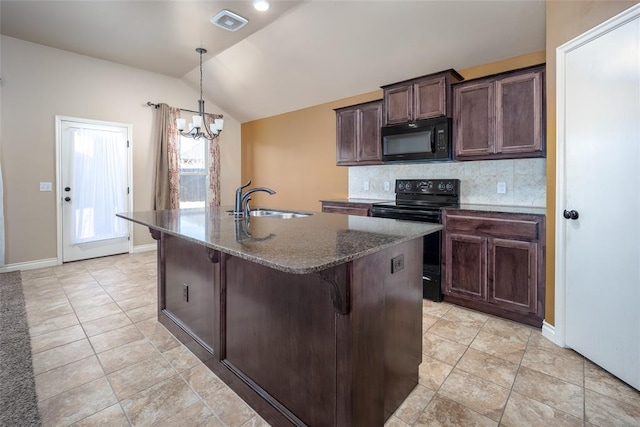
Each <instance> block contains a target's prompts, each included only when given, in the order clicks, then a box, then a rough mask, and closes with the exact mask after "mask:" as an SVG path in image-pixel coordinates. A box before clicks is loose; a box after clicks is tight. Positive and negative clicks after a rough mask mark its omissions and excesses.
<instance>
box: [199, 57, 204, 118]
mask: <svg viewBox="0 0 640 427" xmlns="http://www.w3.org/2000/svg"><path fill="white" fill-rule="evenodd" d="M200 99H204V98H203V97H202V51H200ZM203 113H204V111H203Z"/></svg>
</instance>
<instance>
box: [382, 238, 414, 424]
mask: <svg viewBox="0 0 640 427" xmlns="http://www.w3.org/2000/svg"><path fill="white" fill-rule="evenodd" d="M422 250H423V242H422V238H419V239H414V240H412V241H410V242H407V243H404V244H402V245H399V246H396V247H393V248H391V249H390V254H389V255H388V256H387V259H394V258H396V257H399V256H402V257H403V262H404V268H403V269H402V270H400V271H398V272H396V273H393V274H391V273H390V271H391V266H390V265H389V264H390V263H389V262H387V266H386V268H387V275H388V276H387V280H385V310H384V313H385V321H384V330H385V334H384V337H385V339H384V377H385V399H384V410H385V419H387V418H388V417H390V416H391V415H392V414H393V413H394V412H395V410H396V409H397V408H398V407H399V406H400V405H401V404H402V402H403V401H404V400H405V399H406V398H407V396H408V395H409V393H410V392H411V391H412V390H413V389H414V388H415V386H416V385H417V383H418V370H419V367H420V364H421V363H422V268H423V263H422Z"/></svg>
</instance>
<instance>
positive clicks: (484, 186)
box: [349, 158, 547, 207]
mask: <svg viewBox="0 0 640 427" xmlns="http://www.w3.org/2000/svg"><path fill="white" fill-rule="evenodd" d="M546 169H547V159H544V158H542V159H540V158H538V159H514V160H482V161H480V160H476V161H468V162H446V163H436V162H433V163H411V164H391V165H389V164H387V165H380V166H354V167H350V168H349V197H350V198H364V199H393V198H394V197H395V193H394V186H395V182H396V179H419V178H436V179H437V178H443V179H444V178H458V179H459V180H460V203H474V204H476V203H477V204H489V205H513V206H537V207H544V206H545V205H546V186H547V176H546ZM385 182H388V183H389V191H385ZM499 182H504V183H505V184H506V187H507V188H506V193H504V194H498V192H497V186H498V183H499ZM366 183H368V187H369V189H368V191H367V190H365V184H366Z"/></svg>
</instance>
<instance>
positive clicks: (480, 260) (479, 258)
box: [444, 233, 487, 301]
mask: <svg viewBox="0 0 640 427" xmlns="http://www.w3.org/2000/svg"><path fill="white" fill-rule="evenodd" d="M445 246H446V253H445V258H446V259H445V268H446V283H445V289H444V292H445V293H447V294H454V295H456V296H459V297H463V298H467V299H473V300H480V301H486V299H487V239H486V238H485V237H479V236H471V235H466V234H456V233H446V245H445Z"/></svg>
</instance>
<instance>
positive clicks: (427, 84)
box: [382, 70, 462, 126]
mask: <svg viewBox="0 0 640 427" xmlns="http://www.w3.org/2000/svg"><path fill="white" fill-rule="evenodd" d="M460 80H462V76H461V75H460V74H458V73H457V72H456V71H455V70H447V71H443V72H440V73H435V74H429V75H427V76H422V77H418V78H415V79H411V80H406V81H403V82H398V83H393V84H390V85H386V86H383V87H382V89H383V91H384V96H383V99H384V126H388V125H395V124H400V123H408V122H412V121H415V120H422V119H429V118H433V117H442V116H451V114H452V111H451V84H452V83H453V82H458V81H460Z"/></svg>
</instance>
